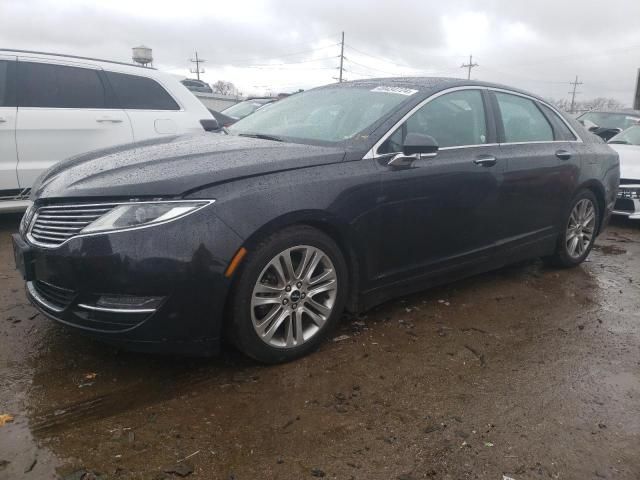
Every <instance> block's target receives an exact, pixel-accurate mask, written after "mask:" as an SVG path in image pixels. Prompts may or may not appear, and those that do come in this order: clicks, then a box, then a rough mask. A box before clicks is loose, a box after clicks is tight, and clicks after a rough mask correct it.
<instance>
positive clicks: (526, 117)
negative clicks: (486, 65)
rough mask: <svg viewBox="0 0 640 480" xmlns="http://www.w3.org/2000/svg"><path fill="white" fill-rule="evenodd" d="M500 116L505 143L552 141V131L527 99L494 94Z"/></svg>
mask: <svg viewBox="0 0 640 480" xmlns="http://www.w3.org/2000/svg"><path fill="white" fill-rule="evenodd" d="M495 96H496V99H497V100H498V106H499V107H500V114H501V115H502V124H503V126H504V136H505V142H507V143H515V142H545V141H552V140H554V138H553V129H552V128H551V125H550V124H549V122H548V121H547V119H546V118H545V116H544V115H543V113H542V112H541V111H540V109H538V107H537V106H536V104H535V103H534V102H533V101H532V100H529V99H528V98H524V97H520V96H518V95H510V94H508V93H498V92H496V93H495Z"/></svg>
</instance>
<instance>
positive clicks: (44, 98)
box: [18, 62, 107, 108]
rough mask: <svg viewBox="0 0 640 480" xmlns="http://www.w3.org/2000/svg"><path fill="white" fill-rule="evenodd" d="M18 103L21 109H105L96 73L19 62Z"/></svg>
mask: <svg viewBox="0 0 640 480" xmlns="http://www.w3.org/2000/svg"><path fill="white" fill-rule="evenodd" d="M18 102H19V106H20V107H41V108H106V107H107V101H106V95H105V89H104V86H103V85H102V81H101V80H100V75H99V72H98V71H97V70H93V69H91V68H79V67H69V66H66V65H54V64H49V63H35V62H18Z"/></svg>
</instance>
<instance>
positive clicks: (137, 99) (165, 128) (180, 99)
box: [0, 49, 212, 212]
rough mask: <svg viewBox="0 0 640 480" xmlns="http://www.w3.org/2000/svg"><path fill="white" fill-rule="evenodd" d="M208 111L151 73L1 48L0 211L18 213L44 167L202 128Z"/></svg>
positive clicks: (170, 79)
mask: <svg viewBox="0 0 640 480" xmlns="http://www.w3.org/2000/svg"><path fill="white" fill-rule="evenodd" d="M211 121H212V117H211V114H210V113H209V112H208V110H207V109H206V108H205V107H204V105H202V103H201V102H200V101H199V100H198V99H197V98H195V97H194V96H193V94H192V93H191V92H189V91H188V90H187V89H186V88H185V87H184V86H183V85H182V84H181V83H180V82H179V81H178V80H176V79H175V78H174V77H173V76H172V75H169V74H165V73H162V72H159V71H157V70H154V69H151V68H143V67H139V66H134V65H129V64H124V63H118V62H109V61H106V60H96V59H91V58H81V57H75V56H71V55H59V54H49V53H40V52H27V51H23V50H6V49H0V212H6V211H12V210H18V211H19V210H21V209H22V210H24V209H25V208H26V206H27V205H28V203H27V202H26V198H27V196H28V191H29V188H30V187H31V185H32V184H33V182H34V181H35V179H36V178H37V177H38V176H39V175H40V174H41V173H42V172H43V171H44V170H45V169H46V168H47V167H49V166H51V165H53V164H55V163H56V162H59V161H60V160H63V159H65V158H68V157H71V156H74V155H77V154H79V153H84V152H87V151H89V150H96V149H100V148H105V147H111V146H114V145H118V144H123V143H131V142H137V141H140V140H146V139H151V138H156V137H162V136H167V135H177V134H183V133H189V132H198V131H200V132H202V131H203V128H205V129H209V128H210V127H211V125H210V123H211Z"/></svg>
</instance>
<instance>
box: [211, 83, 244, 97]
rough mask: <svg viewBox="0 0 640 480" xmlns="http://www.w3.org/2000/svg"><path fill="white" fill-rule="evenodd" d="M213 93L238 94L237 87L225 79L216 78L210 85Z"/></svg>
mask: <svg viewBox="0 0 640 480" xmlns="http://www.w3.org/2000/svg"><path fill="white" fill-rule="evenodd" d="M211 88H213V93H219V94H220V95H238V89H237V88H236V86H235V85H234V84H233V83H231V82H227V81H225V80H218V81H217V82H215V83H214V84H212V85H211Z"/></svg>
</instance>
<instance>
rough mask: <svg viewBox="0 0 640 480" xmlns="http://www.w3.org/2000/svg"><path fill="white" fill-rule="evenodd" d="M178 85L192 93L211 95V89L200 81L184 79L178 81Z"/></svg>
mask: <svg viewBox="0 0 640 480" xmlns="http://www.w3.org/2000/svg"><path fill="white" fill-rule="evenodd" d="M180 83H181V84H183V85H184V86H185V87H187V88H188V89H189V90H191V91H192V92H200V93H213V89H212V88H211V86H210V85H209V84H208V83H206V82H203V81H202V80H196V79H193V78H185V79H184V80H180Z"/></svg>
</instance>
